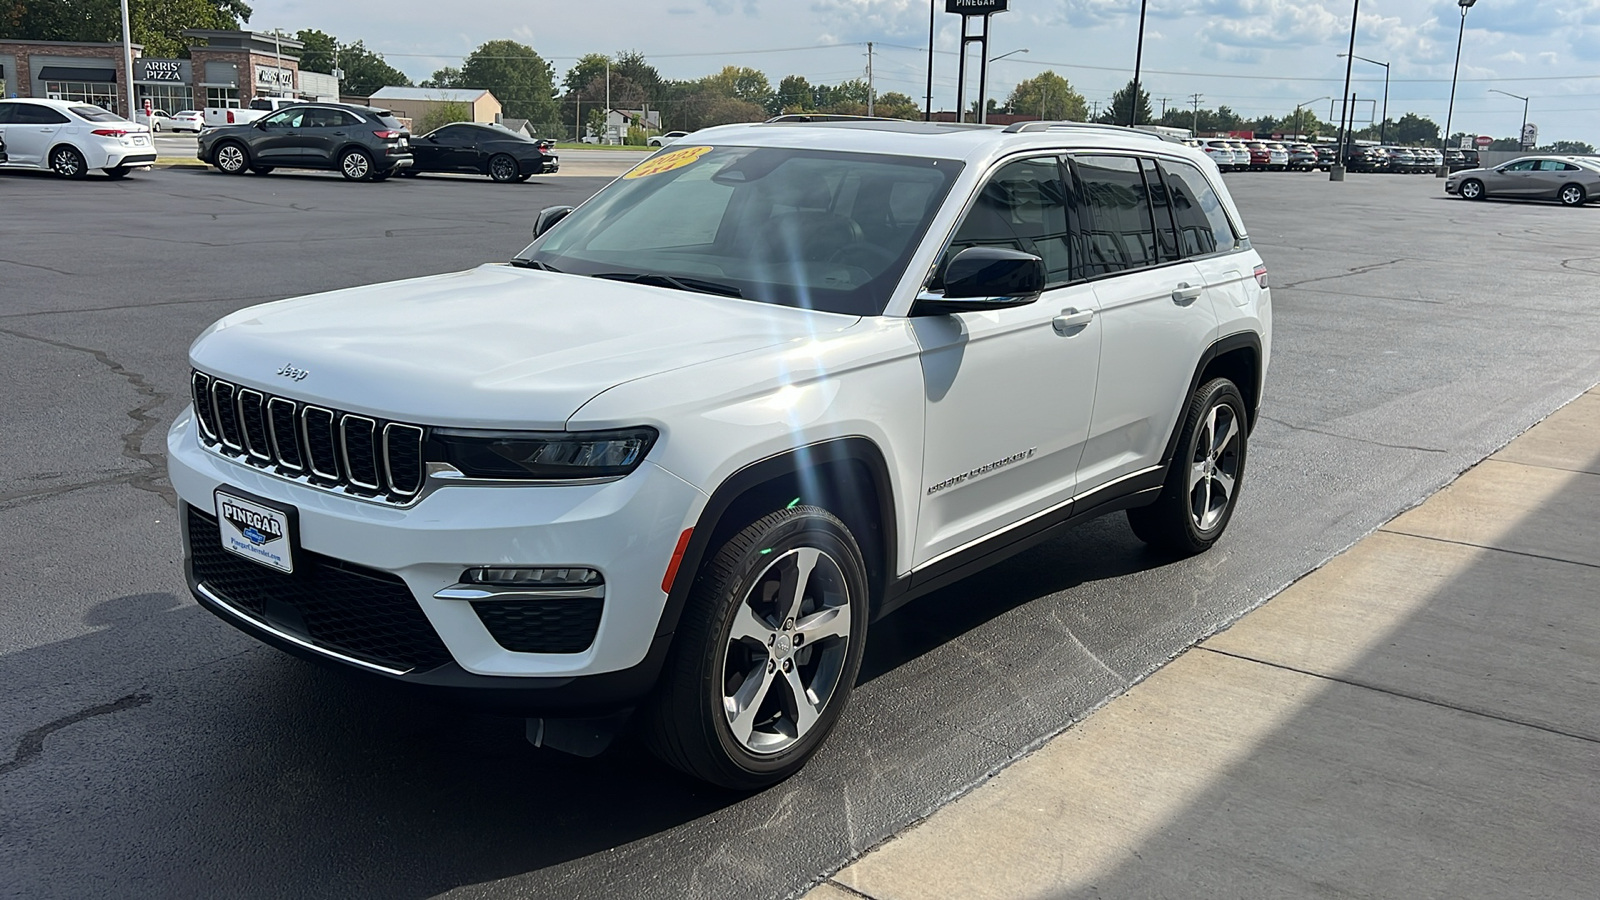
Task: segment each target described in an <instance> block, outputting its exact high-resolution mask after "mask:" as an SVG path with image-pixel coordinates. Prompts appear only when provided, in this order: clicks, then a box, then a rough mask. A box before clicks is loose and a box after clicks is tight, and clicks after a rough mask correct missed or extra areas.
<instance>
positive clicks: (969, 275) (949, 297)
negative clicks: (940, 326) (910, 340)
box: [911, 247, 1045, 316]
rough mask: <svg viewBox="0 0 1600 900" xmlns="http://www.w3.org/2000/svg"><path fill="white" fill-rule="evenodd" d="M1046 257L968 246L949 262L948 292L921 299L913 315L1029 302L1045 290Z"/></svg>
mask: <svg viewBox="0 0 1600 900" xmlns="http://www.w3.org/2000/svg"><path fill="white" fill-rule="evenodd" d="M1044 283H1045V271H1044V260H1042V259H1040V258H1039V257H1037V256H1034V255H1033V254H1032V253H1023V252H1022V251H1021V250H1012V249H1010V248H1008V247H968V248H967V249H965V250H963V251H961V252H960V253H957V254H956V255H955V258H953V259H951V260H950V263H949V264H948V265H946V266H945V270H944V296H943V297H930V298H927V299H918V300H917V302H916V303H915V304H913V305H912V307H911V315H913V316H938V315H946V314H949V313H956V312H973V311H981V310H988V309H1007V308H1009V307H1012V306H1026V305H1028V304H1029V303H1032V302H1033V301H1035V300H1037V299H1039V294H1040V293H1041V292H1042V291H1044Z"/></svg>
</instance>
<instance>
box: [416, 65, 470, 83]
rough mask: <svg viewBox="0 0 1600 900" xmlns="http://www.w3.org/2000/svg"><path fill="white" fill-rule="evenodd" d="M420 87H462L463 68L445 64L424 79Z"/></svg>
mask: <svg viewBox="0 0 1600 900" xmlns="http://www.w3.org/2000/svg"><path fill="white" fill-rule="evenodd" d="M418 87H431V88H454V87H461V70H460V69H458V68H456V67H455V66H445V67H444V68H442V69H435V70H434V72H433V74H432V75H430V76H428V77H427V78H425V79H423V82H422V84H420V85H418Z"/></svg>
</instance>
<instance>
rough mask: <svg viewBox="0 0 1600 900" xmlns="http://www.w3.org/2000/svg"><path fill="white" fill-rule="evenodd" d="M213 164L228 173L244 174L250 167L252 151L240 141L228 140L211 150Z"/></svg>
mask: <svg viewBox="0 0 1600 900" xmlns="http://www.w3.org/2000/svg"><path fill="white" fill-rule="evenodd" d="M211 164H212V165H214V166H216V167H217V171H219V172H222V173H224V174H227V175H243V174H244V173H245V172H246V171H248V170H249V168H250V151H249V150H246V149H245V147H244V145H243V144H241V143H239V142H238V141H227V142H224V143H222V144H220V145H218V147H217V148H216V149H215V150H213V151H211Z"/></svg>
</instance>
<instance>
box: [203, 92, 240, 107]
mask: <svg viewBox="0 0 1600 900" xmlns="http://www.w3.org/2000/svg"><path fill="white" fill-rule="evenodd" d="M206 106H217V107H223V108H226V109H238V108H239V89H238V88H227V87H224V88H219V87H208V88H206Z"/></svg>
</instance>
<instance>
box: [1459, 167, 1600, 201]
mask: <svg viewBox="0 0 1600 900" xmlns="http://www.w3.org/2000/svg"><path fill="white" fill-rule="evenodd" d="M1444 192H1445V193H1446V194H1456V195H1458V196H1460V197H1461V198H1462V199H1464V200H1482V199H1483V198H1484V197H1489V196H1493V197H1520V198H1523V199H1528V200H1560V201H1561V204H1562V205H1563V206H1582V205H1583V204H1584V203H1586V202H1588V201H1589V200H1590V199H1591V198H1595V197H1600V163H1595V162H1593V161H1591V160H1586V159H1580V158H1577V157H1571V156H1566V157H1562V156H1525V157H1523V158H1521V159H1514V160H1512V161H1511V162H1508V163H1505V164H1504V165H1499V166H1495V167H1493V168H1484V169H1465V170H1463V171H1460V172H1451V173H1450V177H1449V178H1446V179H1445V182H1444Z"/></svg>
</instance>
